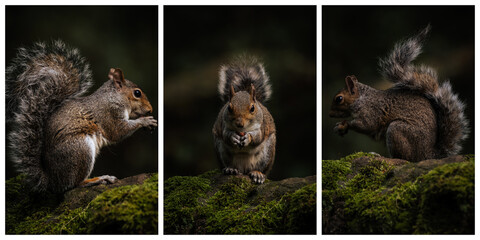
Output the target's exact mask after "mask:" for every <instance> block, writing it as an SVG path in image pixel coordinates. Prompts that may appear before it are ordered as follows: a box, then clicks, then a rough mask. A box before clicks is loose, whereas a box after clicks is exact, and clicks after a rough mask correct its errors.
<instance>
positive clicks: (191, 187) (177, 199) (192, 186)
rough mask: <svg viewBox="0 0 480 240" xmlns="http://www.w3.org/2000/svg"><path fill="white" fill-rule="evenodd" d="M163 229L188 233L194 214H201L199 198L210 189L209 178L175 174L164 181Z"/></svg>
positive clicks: (193, 221)
mask: <svg viewBox="0 0 480 240" xmlns="http://www.w3.org/2000/svg"><path fill="white" fill-rule="evenodd" d="M164 189H165V204H164V231H165V232H175V233H189V232H190V231H192V230H193V229H194V224H195V216H197V215H198V214H201V212H200V209H199V207H200V205H201V199H204V198H205V197H206V191H208V190H209V189H210V180H209V179H206V178H200V177H181V176H176V177H172V178H169V179H168V180H166V181H165V188H164Z"/></svg>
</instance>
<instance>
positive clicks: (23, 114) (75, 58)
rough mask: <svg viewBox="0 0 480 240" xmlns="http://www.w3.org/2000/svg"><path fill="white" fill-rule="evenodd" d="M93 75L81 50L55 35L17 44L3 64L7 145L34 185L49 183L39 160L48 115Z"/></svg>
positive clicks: (75, 94)
mask: <svg viewBox="0 0 480 240" xmlns="http://www.w3.org/2000/svg"><path fill="white" fill-rule="evenodd" d="M91 75H92V74H91V71H90V68H89V66H88V64H87V63H86V61H85V59H84V58H83V57H81V56H80V54H79V51H78V50H77V49H74V48H69V47H67V46H65V44H64V43H63V42H62V41H59V40H58V41H53V42H52V43H50V44H45V43H36V44H35V45H34V46H33V47H31V48H20V49H19V50H18V53H17V56H16V57H15V58H14V59H13V60H12V62H11V64H10V66H9V67H7V69H6V98H7V121H8V122H9V123H12V124H13V128H12V130H11V132H10V134H9V135H8V139H9V145H10V147H11V149H12V156H13V158H14V159H13V161H14V163H15V164H16V165H17V169H19V170H20V172H22V173H25V174H27V175H29V178H28V180H29V181H30V182H31V184H32V185H33V187H34V190H37V191H44V190H45V188H46V187H47V184H48V183H47V181H48V180H47V178H46V177H45V176H44V173H43V171H41V169H42V163H41V159H40V156H42V155H43V154H42V150H43V146H44V126H45V125H46V121H47V118H48V117H49V116H50V114H51V113H52V112H53V111H54V110H55V109H56V108H57V107H58V106H59V105H60V104H61V103H62V102H64V101H65V100H67V99H69V98H76V97H79V96H82V95H83V94H85V93H86V92H87V90H88V89H89V87H90V86H91V85H92V83H91V81H92V80H91Z"/></svg>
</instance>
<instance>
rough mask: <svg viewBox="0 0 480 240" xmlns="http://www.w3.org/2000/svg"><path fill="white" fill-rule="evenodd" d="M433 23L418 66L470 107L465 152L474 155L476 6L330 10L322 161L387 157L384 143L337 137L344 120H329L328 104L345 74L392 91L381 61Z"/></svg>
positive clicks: (325, 26) (325, 23)
mask: <svg viewBox="0 0 480 240" xmlns="http://www.w3.org/2000/svg"><path fill="white" fill-rule="evenodd" d="M429 23H430V24H431V26H432V29H431V32H430V36H429V37H428V39H427V41H426V43H425V46H424V49H423V53H422V54H421V55H420V56H419V57H418V58H417V60H416V61H414V63H415V64H423V65H427V66H431V67H433V68H435V69H436V70H437V72H438V75H439V79H440V81H444V80H450V83H451V84H452V87H453V90H454V91H455V92H456V93H458V94H459V97H460V99H461V100H462V101H464V102H465V103H466V105H467V108H466V116H467V118H468V120H469V121H470V128H471V134H470V136H469V138H468V139H467V140H466V141H465V142H464V144H463V151H462V153H473V152H474V145H473V139H474V137H473V133H474V7H473V6H462V7H459V6H444V7H431V6H428V7H427V6H415V7H398V6H396V7H373V6H356V7H340V6H328V7H322V159H337V158H339V157H340V156H344V155H347V154H350V153H353V152H357V151H368V152H370V151H374V152H377V153H379V154H381V155H384V156H388V150H387V148H386V147H385V144H384V143H382V142H375V141H373V140H372V139H371V138H369V137H368V136H367V135H363V134H360V133H357V132H353V131H350V132H349V133H348V134H347V135H346V136H344V137H343V138H342V137H340V136H338V135H336V134H334V132H333V127H334V126H335V123H336V122H338V121H341V119H333V118H330V117H328V112H329V109H330V105H331V102H332V100H333V97H334V95H335V93H337V92H338V91H339V90H340V89H342V88H343V87H344V85H345V82H344V79H345V76H347V75H355V76H357V78H358V79H359V81H360V82H362V83H365V84H367V85H370V86H372V87H374V88H377V89H387V88H389V87H390V86H391V84H390V82H388V80H385V79H382V77H381V76H380V73H379V71H378V65H377V63H378V59H379V58H381V57H384V56H386V55H387V54H389V52H390V51H391V50H392V49H393V46H394V44H395V43H396V42H398V41H400V40H402V39H405V38H406V37H409V36H412V35H413V34H416V33H417V32H418V31H419V30H420V29H423V28H424V27H425V26H426V25H427V24H429Z"/></svg>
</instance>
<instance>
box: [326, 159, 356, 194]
mask: <svg viewBox="0 0 480 240" xmlns="http://www.w3.org/2000/svg"><path fill="white" fill-rule="evenodd" d="M351 166H352V163H351V162H350V161H346V160H323V161H322V173H324V174H322V189H323V190H334V189H337V188H338V187H339V183H340V182H343V181H345V180H346V176H347V174H349V173H350V172H351V170H350V168H351Z"/></svg>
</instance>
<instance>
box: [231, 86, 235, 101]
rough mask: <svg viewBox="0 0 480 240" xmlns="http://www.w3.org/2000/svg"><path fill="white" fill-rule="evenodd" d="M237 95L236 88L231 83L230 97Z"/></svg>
mask: <svg viewBox="0 0 480 240" xmlns="http://www.w3.org/2000/svg"><path fill="white" fill-rule="evenodd" d="M233 96H235V89H234V88H233V84H230V99H232V98H233Z"/></svg>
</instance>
